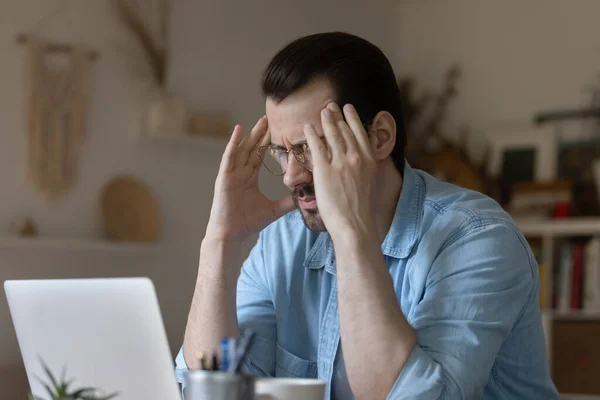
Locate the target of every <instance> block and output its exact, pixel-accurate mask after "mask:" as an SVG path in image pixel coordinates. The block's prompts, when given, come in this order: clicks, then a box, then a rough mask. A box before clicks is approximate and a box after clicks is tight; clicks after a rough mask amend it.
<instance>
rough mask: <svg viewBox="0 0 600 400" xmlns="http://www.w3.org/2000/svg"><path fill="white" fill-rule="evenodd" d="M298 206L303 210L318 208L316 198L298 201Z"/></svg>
mask: <svg viewBox="0 0 600 400" xmlns="http://www.w3.org/2000/svg"><path fill="white" fill-rule="evenodd" d="M298 204H299V205H300V207H301V208H307V209H314V208H317V199H316V198H315V197H305V198H302V199H298Z"/></svg>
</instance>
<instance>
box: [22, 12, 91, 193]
mask: <svg viewBox="0 0 600 400" xmlns="http://www.w3.org/2000/svg"><path fill="white" fill-rule="evenodd" d="M51 16H52V15H49V16H47V17H51ZM40 22H42V21H40ZM38 25H41V23H38ZM37 30H38V29H36V31H37ZM17 42H18V43H20V44H23V45H24V46H25V49H26V51H25V53H26V56H25V65H26V73H25V74H24V77H25V90H26V96H25V101H26V104H25V129H26V135H27V151H28V155H27V159H28V163H27V164H28V172H29V176H30V178H31V180H32V182H33V184H34V185H35V186H36V188H37V189H39V190H40V191H41V192H42V193H43V194H44V196H45V197H46V198H48V199H50V200H56V199H58V198H60V197H62V196H63V195H64V194H65V193H67V192H68V190H69V189H70V188H71V187H72V186H73V184H74V183H75V181H76V178H77V164H78V158H79V152H80V149H81V145H82V143H83V139H84V136H85V131H86V123H87V112H88V111H87V109H88V102H89V97H90V96H89V80H90V70H91V64H92V61H93V60H95V59H96V58H97V54H96V53H95V52H90V51H89V50H87V49H85V48H83V47H82V46H76V45H67V44H57V43H51V42H49V41H46V40H45V39H42V38H41V37H40V36H39V35H37V34H29V35H23V34H21V35H18V36H17Z"/></svg>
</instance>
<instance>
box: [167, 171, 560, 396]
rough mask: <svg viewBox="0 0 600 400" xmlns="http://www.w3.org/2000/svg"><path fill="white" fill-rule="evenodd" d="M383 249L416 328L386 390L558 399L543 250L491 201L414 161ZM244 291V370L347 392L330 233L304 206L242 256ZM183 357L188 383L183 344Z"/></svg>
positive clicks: (178, 370) (269, 229)
mask: <svg viewBox="0 0 600 400" xmlns="http://www.w3.org/2000/svg"><path fill="white" fill-rule="evenodd" d="M381 251H382V252H383V254H384V256H385V261H386V264H387V267H388V269H389V273H390V275H391V276H392V279H393V283H394V288H395V291H396V296H397V298H398V303H399V304H400V307H401V309H402V311H403V313H404V316H405V317H406V319H407V321H408V322H409V324H410V325H411V326H412V327H413V329H414V330H415V331H416V334H417V346H416V347H415V348H414V350H413V351H412V353H411V355H410V357H409V359H408V362H407V363H406V365H405V366H404V368H403V369H402V371H401V373H400V374H399V376H398V378H397V380H396V382H395V384H394V386H393V388H392V390H391V393H390V395H389V397H388V398H389V399H394V400H395V399H415V398H418V399H479V398H483V399H490V400H491V399H494V400H496V399H498V400H500V399H520V400H528V399H543V400H551V399H558V393H557V391H556V389H555V387H554V385H553V383H552V381H551V378H550V373H549V367H548V361H547V357H546V347H545V339H544V332H543V328H542V322H541V314H540V309H539V301H538V291H539V277H538V267H537V264H536V260H535V258H534V257H533V255H532V253H531V251H530V249H529V246H528V244H527V242H526V240H525V238H524V237H523V235H522V234H521V233H520V232H519V230H518V228H517V227H516V225H515V223H514V222H513V220H512V219H511V218H510V217H509V216H508V215H507V214H506V213H505V212H504V211H503V209H502V208H501V207H500V206H499V205H498V204H497V203H496V202H494V201H493V200H491V199H489V198H488V197H486V196H484V195H482V194H480V193H477V192H473V191H468V190H465V189H462V188H459V187H457V186H454V185H452V184H449V183H444V182H440V181H438V180H436V179H434V178H433V177H432V176H430V175H428V174H426V173H424V172H422V171H419V170H416V169H412V168H411V167H410V166H409V165H408V164H407V165H406V170H405V176H404V182H403V186H402V193H401V195H400V199H399V202H398V206H397V209H396V213H395V216H394V219H393V222H392V225H391V228H390V230H389V232H388V234H387V236H386V237H385V240H384V242H383V244H382V246H381ZM237 295H238V298H237V307H238V319H239V325H240V328H241V329H242V330H243V329H245V328H252V329H253V330H254V331H255V332H256V333H257V336H256V337H255V340H254V342H253V346H252V348H251V350H250V351H249V353H248V355H247V357H246V358H245V359H244V362H243V363H244V364H243V368H244V369H245V370H246V371H247V372H250V373H253V374H256V375H260V376H277V377H279V376H282V377H319V378H321V379H324V380H325V381H326V382H327V383H328V385H327V396H326V398H327V399H330V398H331V399H349V398H352V394H351V393H352V392H351V390H350V387H349V383H348V380H347V378H346V377H345V369H344V364H343V355H342V354H343V353H341V342H340V334H341V331H340V322H339V317H338V297H337V283H336V263H335V254H334V249H333V243H332V240H331V237H330V236H329V235H328V234H327V233H326V232H323V233H315V232H311V231H310V230H308V229H307V228H306V227H305V226H304V224H303V223H302V219H301V215H300V214H299V212H297V211H295V212H292V213H290V214H288V215H286V216H285V217H283V218H281V219H279V220H278V221H276V222H274V223H273V224H271V225H270V226H269V227H267V228H266V229H265V230H264V231H262V232H261V233H260V236H259V240H258V242H257V244H256V246H255V247H254V248H253V250H252V252H251V254H250V256H249V258H248V259H247V260H246V261H245V263H244V265H243V267H242V271H241V275H240V277H239V280H238V293H237ZM348 351H352V348H345V349H344V352H348ZM176 363H177V366H176V374H177V376H178V379H179V381H180V382H181V381H182V374H183V371H185V369H186V365H185V361H184V359H183V356H182V353H181V352H180V353H179V355H178V356H177V360H176ZM368 368H369V366H368V365H365V369H368Z"/></svg>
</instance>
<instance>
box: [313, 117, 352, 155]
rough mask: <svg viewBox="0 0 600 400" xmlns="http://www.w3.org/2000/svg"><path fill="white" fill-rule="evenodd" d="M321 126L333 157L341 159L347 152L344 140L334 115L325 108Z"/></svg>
mask: <svg viewBox="0 0 600 400" xmlns="http://www.w3.org/2000/svg"><path fill="white" fill-rule="evenodd" d="M321 125H322V126H323V132H324V133H325V139H326V140H327V144H328V145H329V149H330V150H331V156H332V157H339V156H340V155H342V154H344V153H345V152H346V147H345V144H344V138H343V137H342V134H341V132H340V131H339V129H338V127H337V124H336V123H335V120H334V118H333V113H332V112H331V110H330V109H329V108H324V109H323V111H322V112H321ZM309 146H310V145H309Z"/></svg>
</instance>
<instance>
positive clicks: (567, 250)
mask: <svg viewBox="0 0 600 400" xmlns="http://www.w3.org/2000/svg"><path fill="white" fill-rule="evenodd" d="M558 255H559V257H558V262H557V265H556V268H555V270H554V281H555V284H554V285H553V291H554V293H553V294H552V303H553V304H552V306H553V308H555V309H557V310H558V311H560V312H568V311H571V310H584V311H600V274H599V273H598V269H599V268H600V238H598V237H594V238H592V239H590V240H588V241H587V242H574V243H568V242H565V243H563V244H561V245H560V247H559V252H558Z"/></svg>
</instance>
